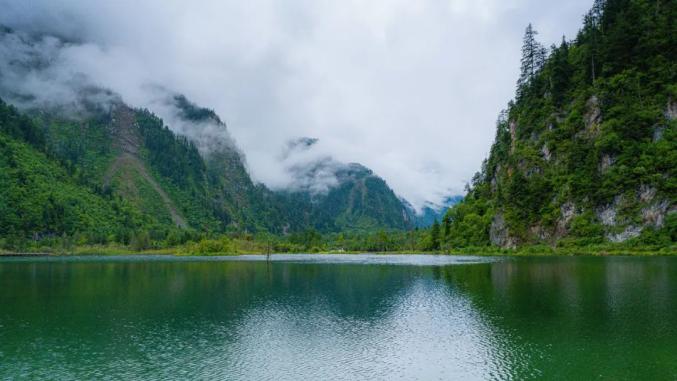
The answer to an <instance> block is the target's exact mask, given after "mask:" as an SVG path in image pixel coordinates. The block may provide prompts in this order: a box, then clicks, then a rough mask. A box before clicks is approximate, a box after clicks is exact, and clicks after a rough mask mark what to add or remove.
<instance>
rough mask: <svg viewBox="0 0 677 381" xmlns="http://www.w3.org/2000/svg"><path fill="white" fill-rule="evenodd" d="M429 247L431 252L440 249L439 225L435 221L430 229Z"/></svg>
mask: <svg viewBox="0 0 677 381" xmlns="http://www.w3.org/2000/svg"><path fill="white" fill-rule="evenodd" d="M430 245H431V248H432V249H433V250H439V249H440V223H439V222H438V221H437V219H435V222H434V223H433V226H432V228H430Z"/></svg>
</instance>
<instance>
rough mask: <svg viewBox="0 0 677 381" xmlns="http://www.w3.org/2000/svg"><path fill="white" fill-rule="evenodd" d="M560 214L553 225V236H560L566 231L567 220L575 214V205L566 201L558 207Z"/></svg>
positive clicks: (565, 233)
mask: <svg viewBox="0 0 677 381" xmlns="http://www.w3.org/2000/svg"><path fill="white" fill-rule="evenodd" d="M559 210H560V213H561V216H560V218H559V219H558V220H557V224H556V225H555V237H556V238H562V237H564V236H565V235H567V233H568V226H569V222H571V220H572V219H573V218H574V217H575V216H576V205H575V204H574V203H573V202H571V201H567V202H565V203H564V204H562V206H560V208H559Z"/></svg>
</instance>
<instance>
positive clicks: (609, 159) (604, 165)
mask: <svg viewBox="0 0 677 381" xmlns="http://www.w3.org/2000/svg"><path fill="white" fill-rule="evenodd" d="M615 162H616V157H614V156H611V155H604V156H602V160H601V161H600V163H599V171H600V172H601V173H604V172H606V171H608V170H609V168H611V166H612V165H614V163H615Z"/></svg>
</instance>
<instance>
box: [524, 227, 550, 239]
mask: <svg viewBox="0 0 677 381" xmlns="http://www.w3.org/2000/svg"><path fill="white" fill-rule="evenodd" d="M529 233H531V235H532V237H536V238H537V239H538V240H540V241H547V240H549V239H550V233H549V232H548V231H547V230H545V229H544V228H543V226H541V225H540V224H537V225H534V226H532V227H530V228H529Z"/></svg>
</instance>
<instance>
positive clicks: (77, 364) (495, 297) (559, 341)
mask: <svg viewBox="0 0 677 381" xmlns="http://www.w3.org/2000/svg"><path fill="white" fill-rule="evenodd" d="M272 258H273V260H272V261H270V262H267V261H265V257H258V256H245V257H219V258H215V257H209V258H191V257H188V258H184V257H164V256H136V257H47V258H0V379H24V378H28V379H68V380H71V379H141V380H148V379H157V380H172V379H177V380H178V379H224V380H320V379H321V380H361V379H377V380H397V379H402V380H414V379H423V380H438V379H463V380H473V379H477V380H484V379H496V380H504V379H519V380H522V379H561V380H574V379H603V380H623V379H628V380H631V379H645V380H663V379H665V380H674V379H677V258H670V257H642V258H639V257H562V258H553V257H528V258H521V257H520V258H486V257H456V256H427V255H395V256H384V255H275V256H273V257H272Z"/></svg>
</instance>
